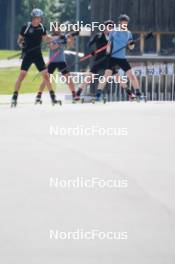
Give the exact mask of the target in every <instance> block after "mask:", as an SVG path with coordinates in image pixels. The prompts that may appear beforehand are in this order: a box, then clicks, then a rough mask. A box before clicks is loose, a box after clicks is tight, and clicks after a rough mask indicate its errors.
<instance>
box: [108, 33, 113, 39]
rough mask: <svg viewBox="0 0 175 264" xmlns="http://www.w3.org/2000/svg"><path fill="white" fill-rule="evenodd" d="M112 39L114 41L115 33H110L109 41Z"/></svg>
mask: <svg viewBox="0 0 175 264" xmlns="http://www.w3.org/2000/svg"><path fill="white" fill-rule="evenodd" d="M112 39H113V32H110V33H109V41H112Z"/></svg>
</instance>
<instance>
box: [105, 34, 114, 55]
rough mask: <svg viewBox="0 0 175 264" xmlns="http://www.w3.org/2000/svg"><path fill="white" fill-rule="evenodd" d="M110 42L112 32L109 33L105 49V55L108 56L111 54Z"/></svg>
mask: <svg viewBox="0 0 175 264" xmlns="http://www.w3.org/2000/svg"><path fill="white" fill-rule="evenodd" d="M112 40H113V36H112V32H110V33H109V41H108V44H107V48H106V54H107V55H110V54H111V52H112Z"/></svg>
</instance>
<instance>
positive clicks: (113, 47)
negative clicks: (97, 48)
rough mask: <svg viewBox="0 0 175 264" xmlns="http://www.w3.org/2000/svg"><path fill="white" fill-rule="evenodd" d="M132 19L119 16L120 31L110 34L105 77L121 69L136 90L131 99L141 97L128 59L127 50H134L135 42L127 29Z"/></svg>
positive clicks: (102, 87)
mask: <svg viewBox="0 0 175 264" xmlns="http://www.w3.org/2000/svg"><path fill="white" fill-rule="evenodd" d="M129 20H130V18H129V17H128V16H127V15H120V16H119V19H118V21H119V28H120V31H115V30H113V31H111V32H110V34H109V42H108V46H107V52H108V54H109V60H108V66H107V69H108V70H106V72H105V77H106V79H107V78H108V76H110V75H111V73H112V71H113V70H114V68H115V67H116V66H118V67H119V68H121V69H122V70H123V71H124V72H125V73H126V75H127V77H128V79H129V80H130V81H131V83H132V86H133V88H134V89H135V94H136V95H134V94H132V93H131V94H130V96H131V99H133V97H138V98H140V97H141V91H140V85H139V82H138V80H137V77H136V76H135V74H134V72H133V71H132V69H131V65H130V63H129V62H128V61H127V59H126V48H128V49H130V50H132V49H134V42H133V38H132V34H131V32H130V31H129V30H128V29H127V27H128V23H129ZM104 86H105V83H103V85H102V86H101V87H100V89H101V90H103V89H104Z"/></svg>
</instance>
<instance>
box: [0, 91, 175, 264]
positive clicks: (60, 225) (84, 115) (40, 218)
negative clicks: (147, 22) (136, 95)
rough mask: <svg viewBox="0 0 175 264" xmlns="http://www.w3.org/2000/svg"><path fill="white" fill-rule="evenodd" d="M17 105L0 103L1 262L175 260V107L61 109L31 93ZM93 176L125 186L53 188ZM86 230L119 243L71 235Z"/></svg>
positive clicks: (154, 263)
mask: <svg viewBox="0 0 175 264" xmlns="http://www.w3.org/2000/svg"><path fill="white" fill-rule="evenodd" d="M9 99H10V98H9V96H1V97H0V175H1V177H0V234H1V235H0V262H1V263H3V264H12V263H13V264H21V263H25V264H33V263H36V264H48V263H52V264H56V263H61V264H80V263H81V264H82V263H83V264H90V263H91V264H116V263H120V264H140V263H141V264H148V263H149V264H174V263H175V191H174V186H175V162H174V157H175V104H174V103H166V102H165V103H163V102H161V103H156V102H148V103H127V102H125V103H124V102H123V103H122V102H121V103H108V104H106V105H103V104H101V103H99V104H95V105H93V104H75V105H74V104H71V103H68V102H65V103H63V106H62V107H60V106H54V107H53V106H52V105H51V104H50V101H49V98H48V96H47V95H45V98H44V102H43V105H37V106H35V105H34V104H33V100H34V96H33V95H23V96H20V98H19V105H18V107H17V108H16V109H11V108H10V107H9ZM109 128H110V130H109ZM87 131H88V133H89V134H88V135H87ZM94 131H95V132H94ZM114 131H115V132H116V131H117V134H116V133H113V132H114ZM61 133H62V134H61ZM114 134H115V135H114ZM94 178H95V179H96V181H97V180H98V183H99V180H100V181H101V183H102V182H103V183H104V182H105V183H107V182H108V181H109V180H111V181H112V182H114V181H115V182H116V181H117V182H118V183H120V184H118V186H115V188H114V187H113V188H111V187H109V186H105V187H104V186H103V187H102V186H101V185H100V186H99V185H98V184H96V185H95V187H92V186H91V188H90V187H87V186H84V185H83V186H81V187H80V186H78V187H77V186H75V185H69V188H68V186H66V185H64V186H63V184H62V185H61V184H60V185H59V186H55V185H54V184H53V181H55V180H57V182H59V183H60V182H61V181H62V183H63V182H64V184H65V183H68V182H69V184H70V182H71V184H72V180H75V181H76V180H81V182H83V183H85V182H86V181H87V180H89V181H92V180H93V179H94ZM51 180H52V181H51ZM124 182H125V185H122V184H121V183H124ZM126 183H127V184H126ZM80 230H81V233H83V234H85V232H87V231H88V232H91V234H92V232H93V231H94V230H98V232H99V231H100V232H103V234H107V233H108V232H113V233H117V234H118V237H117V239H113V238H112V239H109V238H108V237H105V239H100V238H99V236H95V238H94V239H87V238H84V239H80V237H79V239H75V237H70V232H75V231H77V233H78V232H80ZM59 232H62V235H63V234H64V239H63V236H57V237H56V235H54V236H53V235H52V236H51V234H53V233H54V234H58V233H59ZM59 234H60V233H59ZM68 234H69V238H70V239H66V238H68ZM119 234H120V236H119ZM65 237H66V238H65ZM76 238H77V237H76ZM122 238H123V239H122Z"/></svg>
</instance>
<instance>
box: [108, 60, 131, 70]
mask: <svg viewBox="0 0 175 264" xmlns="http://www.w3.org/2000/svg"><path fill="white" fill-rule="evenodd" d="M116 66H118V67H119V68H121V69H122V70H123V71H124V72H127V71H129V70H131V65H130V64H129V62H128V61H127V59H117V58H110V59H109V61H108V66H107V69H109V70H113V71H114V69H115V67H116Z"/></svg>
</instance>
